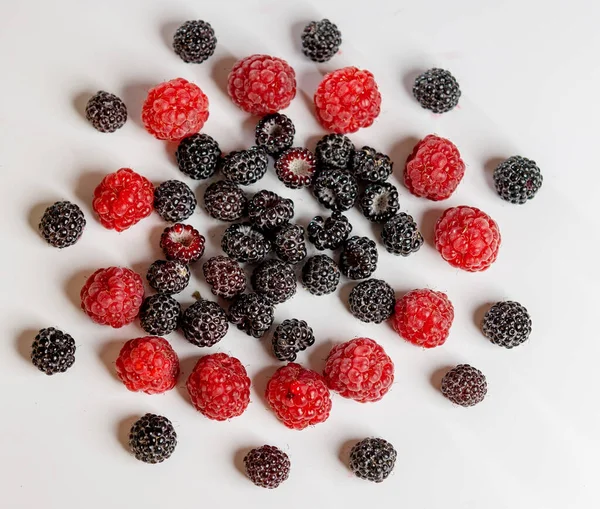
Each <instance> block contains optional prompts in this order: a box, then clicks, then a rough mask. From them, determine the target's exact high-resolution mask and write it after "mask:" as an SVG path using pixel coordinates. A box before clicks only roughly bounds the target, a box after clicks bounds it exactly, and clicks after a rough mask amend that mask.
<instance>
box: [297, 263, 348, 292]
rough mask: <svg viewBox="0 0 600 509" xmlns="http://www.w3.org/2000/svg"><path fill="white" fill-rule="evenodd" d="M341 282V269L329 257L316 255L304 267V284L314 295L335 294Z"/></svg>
mask: <svg viewBox="0 0 600 509" xmlns="http://www.w3.org/2000/svg"><path fill="white" fill-rule="evenodd" d="M339 282H340V269H339V268H338V266H337V265H336V263H335V262H334V261H333V260H332V259H331V258H330V257H329V256H327V255H316V256H312V257H311V258H309V259H308V261H307V262H306V263H305V264H304V267H302V284H303V285H304V287H305V288H306V289H307V290H308V291H309V292H310V293H312V294H313V295H325V294H328V293H331V292H334V291H335V289H336V288H337V286H338V284H339Z"/></svg>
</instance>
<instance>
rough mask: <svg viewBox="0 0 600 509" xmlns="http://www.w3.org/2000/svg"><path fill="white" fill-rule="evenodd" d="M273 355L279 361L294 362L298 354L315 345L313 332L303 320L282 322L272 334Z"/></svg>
mask: <svg viewBox="0 0 600 509" xmlns="http://www.w3.org/2000/svg"><path fill="white" fill-rule="evenodd" d="M272 343H273V353H274V354H275V357H277V358H278V359H279V360H280V361H288V362H294V361H295V360H296V356H297V355H298V352H302V351H304V350H306V349H307V348H308V347H309V346H312V345H313V344H314V343H315V336H314V334H313V330H312V329H311V328H310V327H309V325H308V324H307V323H306V322H305V321H304V320H296V319H295V318H294V319H292V320H284V321H283V322H282V323H280V324H279V325H278V326H277V328H276V329H275V332H274V333H273V340H272Z"/></svg>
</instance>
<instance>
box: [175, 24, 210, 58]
mask: <svg viewBox="0 0 600 509" xmlns="http://www.w3.org/2000/svg"><path fill="white" fill-rule="evenodd" d="M216 47H217V38H216V37H215V31H214V30H213V28H212V27H211V26H210V23H207V22H206V21H201V20H197V21H186V22H185V23H184V24H183V25H181V26H180V27H179V28H178V29H177V31H176V32H175V35H174V36H173V50H174V51H175V53H177V55H179V57H181V60H183V61H184V62H187V63H193V64H201V63H202V62H204V61H205V60H206V59H207V58H209V57H211V56H212V54H213V53H214V52H215V48H216Z"/></svg>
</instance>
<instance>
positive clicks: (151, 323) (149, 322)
mask: <svg viewBox="0 0 600 509" xmlns="http://www.w3.org/2000/svg"><path fill="white" fill-rule="evenodd" d="M180 316H181V306H180V305H179V302H177V301H176V300H175V299H174V298H173V297H171V296H169V295H165V294H163V293H157V294H156V295H151V296H150V297H146V299H145V300H144V302H143V304H142V307H141V309H140V325H141V326H142V329H144V330H145V331H146V332H147V333H148V334H151V335H153V336H166V335H167V334H170V333H171V332H173V331H174V330H175V329H177V326H178V325H179V318H180Z"/></svg>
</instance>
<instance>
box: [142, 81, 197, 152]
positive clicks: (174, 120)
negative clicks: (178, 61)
mask: <svg viewBox="0 0 600 509" xmlns="http://www.w3.org/2000/svg"><path fill="white" fill-rule="evenodd" d="M207 119H208V97H206V95H205V94H204V92H202V90H201V89H200V87H199V86H198V85H195V84H194V83H190V82H189V81H187V80H184V79H183V78H176V79H174V80H171V81H166V82H164V83H160V84H159V85H156V86H155V87H154V88H152V89H151V90H150V91H149V92H148V97H147V98H146V101H145V102H144V106H143V107H142V122H144V127H145V128H146V131H148V132H149V133H150V134H152V135H153V136H155V137H156V138H158V139H159V140H169V141H179V140H182V139H183V138H185V137H186V136H191V135H192V134H196V133H197V132H198V131H200V129H202V127H203V126H204V122H206V120H207Z"/></svg>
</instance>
